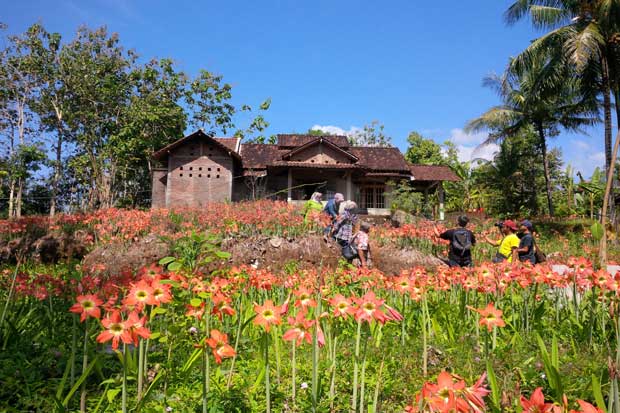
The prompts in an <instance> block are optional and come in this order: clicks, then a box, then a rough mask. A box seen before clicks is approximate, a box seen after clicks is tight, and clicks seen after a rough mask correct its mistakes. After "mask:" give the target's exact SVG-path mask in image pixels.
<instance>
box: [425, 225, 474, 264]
mask: <svg viewBox="0 0 620 413" xmlns="http://www.w3.org/2000/svg"><path fill="white" fill-rule="evenodd" d="M467 224H469V218H467V216H466V215H461V216H459V217H458V218H457V225H458V227H457V228H453V229H449V230H447V231H444V232H442V233H439V230H438V229H437V227H433V230H434V231H435V235H436V236H438V237H439V238H441V239H445V240H448V241H450V251H449V252H448V265H449V266H450V267H471V266H473V263H472V259H471V249H472V247H473V246H474V245H476V237H475V236H474V233H473V232H471V231H470V230H468V229H467V228H466V227H467Z"/></svg>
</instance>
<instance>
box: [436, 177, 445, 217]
mask: <svg viewBox="0 0 620 413" xmlns="http://www.w3.org/2000/svg"><path fill="white" fill-rule="evenodd" d="M437 195H438V198H439V220H440V221H443V220H444V218H445V217H444V212H445V211H444V192H443V182H441V181H440V182H439V186H438V187H437Z"/></svg>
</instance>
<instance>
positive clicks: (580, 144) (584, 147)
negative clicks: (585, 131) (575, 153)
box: [570, 139, 591, 151]
mask: <svg viewBox="0 0 620 413" xmlns="http://www.w3.org/2000/svg"><path fill="white" fill-rule="evenodd" d="M570 143H571V145H573V146H574V147H576V148H578V149H580V150H583V151H587V150H590V148H591V147H590V144H589V143H587V142H584V141H582V140H579V139H572V140H571V141H570Z"/></svg>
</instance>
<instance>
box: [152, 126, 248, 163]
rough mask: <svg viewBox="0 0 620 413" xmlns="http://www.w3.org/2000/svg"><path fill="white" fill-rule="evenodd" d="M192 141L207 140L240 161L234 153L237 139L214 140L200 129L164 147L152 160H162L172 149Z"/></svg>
mask: <svg viewBox="0 0 620 413" xmlns="http://www.w3.org/2000/svg"><path fill="white" fill-rule="evenodd" d="M192 139H207V140H210V141H212V142H214V143H215V144H216V145H218V146H219V147H221V148H222V149H223V150H225V151H226V152H230V154H231V156H232V157H233V158H237V159H240V157H239V154H238V153H237V152H235V148H236V145H237V138H214V137H212V136H209V135H207V134H206V133H204V132H203V131H202V129H198V130H197V131H196V132H194V133H192V134H190V135H187V136H185V137H183V138H181V139H178V140H176V141H174V142H172V143H171V144H170V145H167V146H164V147H163V148H161V149H160V150H158V151H157V152H155V153H154V154H153V158H155V159H159V160H162V159H164V158H166V157H167V156H168V153H169V152H170V151H171V150H173V149H174V148H176V147H178V146H181V145H183V144H184V143H185V142H188V141H190V140H192Z"/></svg>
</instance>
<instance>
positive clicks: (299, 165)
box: [269, 161, 364, 169]
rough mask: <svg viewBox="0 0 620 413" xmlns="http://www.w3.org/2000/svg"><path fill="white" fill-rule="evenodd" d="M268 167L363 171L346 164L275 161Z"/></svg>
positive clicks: (358, 167) (356, 166)
mask: <svg viewBox="0 0 620 413" xmlns="http://www.w3.org/2000/svg"><path fill="white" fill-rule="evenodd" d="M269 166H294V167H296V168H318V169H364V167H363V166H362V165H356V164H347V163H329V164H326V163H310V162H297V161H275V162H272V163H270V164H269Z"/></svg>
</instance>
